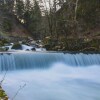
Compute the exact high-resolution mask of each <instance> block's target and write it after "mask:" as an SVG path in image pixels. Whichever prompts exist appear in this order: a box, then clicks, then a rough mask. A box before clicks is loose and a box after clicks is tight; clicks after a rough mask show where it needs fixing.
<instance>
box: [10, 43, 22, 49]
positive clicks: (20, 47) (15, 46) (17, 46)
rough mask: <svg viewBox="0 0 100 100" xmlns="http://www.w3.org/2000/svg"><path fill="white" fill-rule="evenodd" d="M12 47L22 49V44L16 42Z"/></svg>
mask: <svg viewBox="0 0 100 100" xmlns="http://www.w3.org/2000/svg"><path fill="white" fill-rule="evenodd" d="M11 49H16V50H22V45H21V44H19V43H16V44H14V45H13V46H12V48H11Z"/></svg>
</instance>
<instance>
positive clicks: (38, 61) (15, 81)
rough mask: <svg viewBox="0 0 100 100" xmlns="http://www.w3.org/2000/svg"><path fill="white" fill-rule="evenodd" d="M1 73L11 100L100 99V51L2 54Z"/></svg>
mask: <svg viewBox="0 0 100 100" xmlns="http://www.w3.org/2000/svg"><path fill="white" fill-rule="evenodd" d="M0 72H1V73H0V80H2V78H3V76H4V74H5V72H6V77H5V79H4V81H3V83H2V87H3V89H4V90H5V91H6V93H7V95H8V96H9V98H10V99H11V100H12V99H14V100H100V95H99V94H100V54H83V53H80V54H69V53H39V52H36V53H35V52H34V53H32V52H14V53H1V54H0ZM24 84H25V87H24V88H23V89H21V90H20V91H19V92H18V94H17V95H16V96H15V94H16V92H17V91H18V90H19V89H20V87H22V86H23V85H24Z"/></svg>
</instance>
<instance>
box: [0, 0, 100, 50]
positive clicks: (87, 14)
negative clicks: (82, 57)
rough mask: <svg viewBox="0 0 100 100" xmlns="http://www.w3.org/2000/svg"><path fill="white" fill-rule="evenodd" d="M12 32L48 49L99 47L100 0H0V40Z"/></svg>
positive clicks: (7, 39) (97, 48) (96, 48)
mask: <svg viewBox="0 0 100 100" xmlns="http://www.w3.org/2000/svg"><path fill="white" fill-rule="evenodd" d="M18 26H20V27H18ZM16 28H18V29H17V30H16ZM18 30H22V31H21V32H19V31H18ZM4 33H6V34H5V35H4ZM16 34H18V35H17V36H16ZM23 34H27V35H25V36H23ZM11 36H13V37H18V38H20V37H21V36H23V37H28V36H31V37H32V38H33V39H34V40H42V44H43V46H44V47H45V48H46V49H47V50H56V51H99V50H100V45H99V42H100V0H31V1H30V0H0V37H1V42H0V44H3V43H2V37H3V41H8V42H9V39H10V37H11ZM5 37H8V38H6V39H5ZM23 37H22V38H21V40H24V38H23ZM4 39H5V40H4ZM13 42H15V41H13Z"/></svg>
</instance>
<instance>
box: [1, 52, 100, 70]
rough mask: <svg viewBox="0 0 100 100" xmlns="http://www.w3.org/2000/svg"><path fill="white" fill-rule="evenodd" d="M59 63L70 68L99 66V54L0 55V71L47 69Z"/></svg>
mask: <svg viewBox="0 0 100 100" xmlns="http://www.w3.org/2000/svg"><path fill="white" fill-rule="evenodd" d="M57 62H61V63H64V64H66V65H71V66H90V65H100V54H82V53H80V54H69V53H66V54H64V53H38V52H37V53H32V52H27V53H26V52H25V53H21V52H19V53H18V52H14V53H1V54H0V71H5V70H17V69H31V68H48V67H50V65H51V64H54V63H57Z"/></svg>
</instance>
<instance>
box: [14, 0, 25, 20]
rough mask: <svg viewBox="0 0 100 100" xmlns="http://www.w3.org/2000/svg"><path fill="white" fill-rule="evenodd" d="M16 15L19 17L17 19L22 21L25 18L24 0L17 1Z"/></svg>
mask: <svg viewBox="0 0 100 100" xmlns="http://www.w3.org/2000/svg"><path fill="white" fill-rule="evenodd" d="M15 6H16V7H15V13H16V15H17V18H18V19H19V20H22V19H23V17H24V11H25V9H24V3H23V0H16V5H15Z"/></svg>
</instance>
